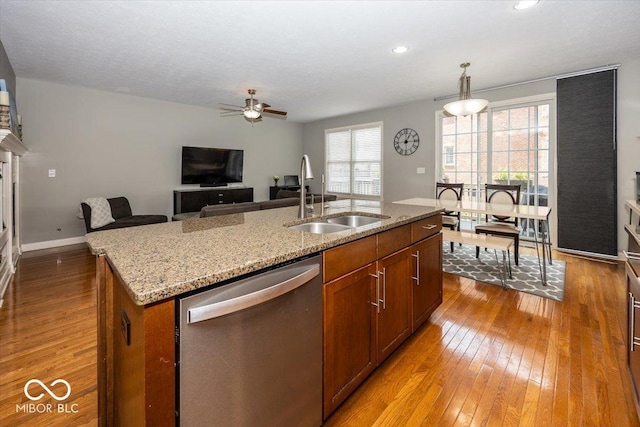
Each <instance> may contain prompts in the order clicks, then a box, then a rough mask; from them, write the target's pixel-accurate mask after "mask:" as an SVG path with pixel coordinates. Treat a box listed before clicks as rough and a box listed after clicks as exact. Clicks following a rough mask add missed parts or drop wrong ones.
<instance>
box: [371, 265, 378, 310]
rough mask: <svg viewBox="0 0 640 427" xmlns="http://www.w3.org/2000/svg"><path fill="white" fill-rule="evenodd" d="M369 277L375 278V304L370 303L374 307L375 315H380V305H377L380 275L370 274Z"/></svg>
mask: <svg viewBox="0 0 640 427" xmlns="http://www.w3.org/2000/svg"><path fill="white" fill-rule="evenodd" d="M376 273H377V272H376ZM370 276H371V277H375V278H376V302H372V303H371V305H373V306H374V307H376V313H380V304H378V301H380V275H379V274H370Z"/></svg>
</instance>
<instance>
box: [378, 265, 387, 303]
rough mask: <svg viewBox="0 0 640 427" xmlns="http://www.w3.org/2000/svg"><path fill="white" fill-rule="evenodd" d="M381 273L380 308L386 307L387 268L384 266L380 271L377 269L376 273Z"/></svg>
mask: <svg viewBox="0 0 640 427" xmlns="http://www.w3.org/2000/svg"><path fill="white" fill-rule="evenodd" d="M380 274H382V299H379V300H378V301H380V302H381V303H382V309H383V310H386V309H387V269H386V267H385V268H383V269H382V271H378V275H380Z"/></svg>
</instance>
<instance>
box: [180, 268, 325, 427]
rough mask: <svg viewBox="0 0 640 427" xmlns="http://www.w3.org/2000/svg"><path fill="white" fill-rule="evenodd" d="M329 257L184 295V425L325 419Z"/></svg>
mask: <svg viewBox="0 0 640 427" xmlns="http://www.w3.org/2000/svg"><path fill="white" fill-rule="evenodd" d="M321 267H322V258H321V256H314V257H312V258H308V259H305V260H302V261H298V262H294V263H291V264H289V265H285V266H281V267H278V268H275V269H272V270H269V271H266V272H263V273H260V274H257V275H255V276H250V277H248V278H244V279H241V280H239V281H235V282H232V283H230V284H227V285H224V286H221V287H218V288H214V289H211V290H207V291H204V292H201V293H197V294H194V295H190V296H187V297H185V298H182V299H180V304H179V307H178V310H179V315H178V316H177V318H178V317H179V320H178V321H177V322H178V325H176V326H177V327H178V328H179V330H178V331H177V334H176V335H177V340H176V343H177V357H178V369H176V372H177V375H178V379H177V384H179V389H178V405H177V407H178V408H179V412H178V414H176V415H177V420H178V421H179V424H180V425H181V426H197V427H201V426H223V427H227V426H229V427H235V426H252V427H254V426H278V427H287V426H296V427H298V426H300V427H304V426H319V425H321V424H322V274H321V272H322V268H321Z"/></svg>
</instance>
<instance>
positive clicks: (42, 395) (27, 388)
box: [24, 378, 71, 401]
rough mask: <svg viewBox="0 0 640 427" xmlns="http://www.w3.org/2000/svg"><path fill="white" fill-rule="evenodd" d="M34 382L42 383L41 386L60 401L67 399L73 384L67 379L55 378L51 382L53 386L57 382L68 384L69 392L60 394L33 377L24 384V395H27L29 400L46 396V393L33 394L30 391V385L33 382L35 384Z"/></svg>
mask: <svg viewBox="0 0 640 427" xmlns="http://www.w3.org/2000/svg"><path fill="white" fill-rule="evenodd" d="M33 383H35V384H38V385H40V387H42V388H43V389H44V390H45V391H46V392H47V393H48V394H49V395H50V396H51V397H53V398H54V399H55V400H58V401H60V400H65V399H66V398H67V397H69V396H70V395H71V385H70V384H69V383H68V382H67V381H65V380H63V379H60V378H58V379H57V380H54V381H53V382H52V383H51V384H50V386H51V387H53V386H55V385H56V384H64V385H66V386H67V393H66V394H65V395H64V396H58V395H57V394H55V393H54V392H53V391H51V390H50V389H49V388H48V387H47V386H46V385H45V384H44V383H43V382H42V381H40V380H36V379H33V380H29V381H27V383H26V384H25V385H24V395H25V396H27V398H28V399H29V400H40V399H42V398H43V397H44V393H40V394H39V395H37V396H32V395H31V394H30V393H29V386H30V385H31V384H33Z"/></svg>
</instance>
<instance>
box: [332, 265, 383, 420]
mask: <svg viewBox="0 0 640 427" xmlns="http://www.w3.org/2000/svg"><path fill="white" fill-rule="evenodd" d="M375 272H376V269H375V263H372V264H369V265H368V266H365V267H363V268H361V269H359V270H356V271H354V272H353V273H350V274H347V275H346V276H343V277H341V278H339V279H337V280H334V281H333V282H329V283H327V284H326V285H324V286H323V296H324V346H323V360H324V363H323V377H324V399H323V400H324V408H323V409H324V410H323V413H324V418H326V417H328V416H329V414H331V413H332V412H333V411H334V410H335V409H336V408H337V407H338V405H339V404H340V403H342V401H344V400H345V399H346V398H347V397H348V396H349V395H350V394H351V393H352V392H353V390H355V388H356V387H357V386H358V385H359V384H360V383H361V382H362V381H364V379H365V378H366V377H367V376H368V375H369V374H370V373H371V372H372V371H373V369H374V368H375V366H376V360H375V347H376V346H375V339H376V337H375V330H374V325H375V315H376V307H374V306H373V305H372V302H374V301H375V298H376V296H375V287H376V279H375V277H374V276H375Z"/></svg>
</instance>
